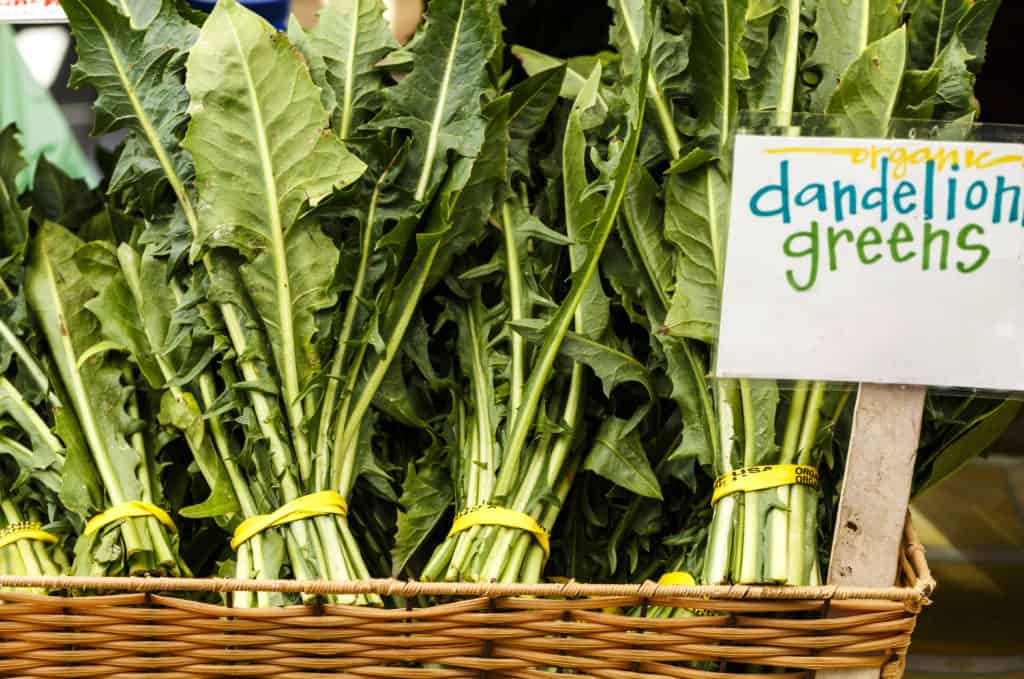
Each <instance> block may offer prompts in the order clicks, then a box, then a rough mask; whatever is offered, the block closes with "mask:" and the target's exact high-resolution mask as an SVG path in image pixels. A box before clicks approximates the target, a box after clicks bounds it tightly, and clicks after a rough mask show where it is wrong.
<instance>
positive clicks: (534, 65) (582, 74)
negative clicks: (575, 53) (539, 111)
mask: <svg viewBox="0 0 1024 679" xmlns="http://www.w3.org/2000/svg"><path fill="white" fill-rule="evenodd" d="M512 54H513V56H515V57H516V59H518V60H519V63H520V65H521V66H522V67H523V70H524V71H526V74H527V75H529V76H531V77H532V76H535V75H539V74H540V73H544V72H545V71H550V70H552V69H558V68H561V67H563V66H564V67H565V75H564V77H563V79H562V86H561V89H560V90H559V95H560V96H561V97H563V98H565V99H575V98H576V97H577V96H579V93H580V89H582V88H583V85H584V83H586V82H587V78H589V77H590V74H591V73H593V72H594V67H596V66H598V65H604V64H605V63H607V62H609V61H611V60H612V57H613V55H611V54H610V53H602V54H598V55H596V56H582V57H571V58H569V59H559V58H558V57H552V56H549V55H547V54H544V53H542V52H538V51H536V50H532V49H530V48H529V47H523V46H522V45H513V46H512ZM597 103H598V105H599V106H601V107H602V108H603V110H604V111H605V112H607V110H608V104H607V102H606V101H605V100H604V99H603V98H602V97H600V96H599V97H598V101H597Z"/></svg>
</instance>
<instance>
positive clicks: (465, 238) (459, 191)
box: [427, 95, 512, 287]
mask: <svg viewBox="0 0 1024 679" xmlns="http://www.w3.org/2000/svg"><path fill="white" fill-rule="evenodd" d="M511 102H512V97H511V96H510V95H504V96H501V97H498V98H497V99H495V100H494V101H492V102H491V103H490V104H488V105H487V108H486V110H485V111H484V115H485V117H486V119H487V128H486V130H485V132H484V143H483V146H482V147H481V148H480V154H479V155H478V156H477V157H476V158H475V159H468V158H461V159H459V161H457V163H459V164H470V163H471V164H472V169H471V170H470V172H469V178H468V179H466V180H465V183H464V184H463V181H462V180H461V179H454V177H452V178H450V179H449V180H448V181H447V182H446V183H445V185H444V187H443V188H442V190H441V192H442V193H443V194H446V197H444V198H442V201H444V200H446V199H454V204H453V205H452V206H451V213H450V216H449V217H448V220H449V221H450V223H451V224H452V226H453V227H454V228H452V229H451V231H449V232H448V235H447V236H446V238H445V241H444V245H443V247H442V248H441V249H440V250H439V252H438V255H437V258H436V260H435V261H434V265H433V266H434V269H433V271H431V274H430V280H429V281H428V283H427V287H433V285H434V283H435V282H436V281H438V280H440V278H441V277H442V276H443V275H445V274H446V273H447V272H448V269H449V268H450V266H451V263H452V261H453V260H454V259H455V258H457V257H460V256H462V255H463V254H464V253H465V251H466V249H467V248H468V247H470V246H471V245H473V244H474V243H477V242H479V241H480V240H481V239H482V238H483V236H484V235H485V234H486V232H487V220H488V219H489V218H490V216H491V212H492V210H493V209H494V206H495V205H496V204H497V203H498V202H499V200H500V198H501V195H502V194H503V192H504V190H505V187H506V186H507V185H508V180H509V176H508V171H509V151H510V146H509V145H510V137H509V134H510V131H511V130H510V127H509V124H510V123H509V115H510V111H509V105H510V104H511Z"/></svg>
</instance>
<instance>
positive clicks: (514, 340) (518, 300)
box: [501, 202, 526, 422]
mask: <svg viewBox="0 0 1024 679" xmlns="http://www.w3.org/2000/svg"><path fill="white" fill-rule="evenodd" d="M501 219H502V223H503V225H502V226H503V228H502V233H503V235H504V236H505V259H506V263H507V269H508V273H507V276H508V296H509V317H510V318H511V319H512V320H513V321H521V320H522V319H524V318H526V313H525V307H524V306H523V280H522V271H521V269H520V264H519V250H518V249H517V248H516V239H515V231H514V227H513V226H512V211H511V210H510V209H509V204H508V203H507V202H506V203H505V204H504V205H502V206H501ZM510 341H511V344H512V374H511V380H510V381H511V384H510V385H509V412H508V421H509V422H514V421H515V419H516V415H517V414H518V412H519V406H520V404H522V401H523V375H524V372H525V368H524V366H525V364H526V353H525V352H526V347H525V339H524V338H523V336H522V335H520V334H519V333H517V332H515V331H512V332H511V333H510Z"/></svg>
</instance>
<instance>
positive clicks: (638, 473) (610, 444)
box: [583, 417, 662, 500]
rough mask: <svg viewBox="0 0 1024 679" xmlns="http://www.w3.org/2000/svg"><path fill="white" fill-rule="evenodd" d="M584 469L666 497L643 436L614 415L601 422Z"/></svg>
mask: <svg viewBox="0 0 1024 679" xmlns="http://www.w3.org/2000/svg"><path fill="white" fill-rule="evenodd" d="M583 468H584V469H586V470H589V471H592V472H594V473H596V474H600V475H601V476H603V477H604V478H606V479H608V480H609V481H611V482H612V483H614V484H615V485H617V486H621V487H622V488H625V489H626V490H628V491H630V492H633V493H636V494H637V495H640V496H643V497H649V498H653V499H655V500H660V499H662V495H661V487H660V486H659V485H658V479H657V477H656V476H655V475H654V470H653V469H651V463H650V462H649V461H648V459H647V453H646V452H645V451H644V448H643V444H642V443H641V441H640V436H639V435H638V434H637V432H636V430H635V429H632V430H631V429H629V423H628V422H627V421H626V420H623V419H620V418H617V417H610V418H607V419H605V420H604V421H603V422H602V423H601V427H600V428H599V429H598V431H597V434H596V435H595V436H594V444H593V447H592V448H591V449H590V453H588V454H587V458H586V460H585V461H584V462H583Z"/></svg>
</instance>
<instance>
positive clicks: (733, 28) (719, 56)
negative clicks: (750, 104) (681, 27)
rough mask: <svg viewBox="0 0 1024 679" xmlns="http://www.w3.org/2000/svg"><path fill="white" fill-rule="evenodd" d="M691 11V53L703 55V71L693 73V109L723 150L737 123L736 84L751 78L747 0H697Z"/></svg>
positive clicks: (706, 132) (701, 61)
mask: <svg viewBox="0 0 1024 679" xmlns="http://www.w3.org/2000/svg"><path fill="white" fill-rule="evenodd" d="M690 7H691V10H692V11H693V38H692V42H691V45H690V50H691V53H692V54H694V55H700V67H699V68H698V69H696V71H693V77H694V81H695V82H694V88H695V92H694V99H693V106H694V108H695V109H696V110H697V114H698V117H699V118H700V121H701V122H702V123H703V124H704V126H705V128H706V130H705V135H706V136H709V137H711V138H712V139H714V140H715V141H716V145H717V146H718V147H719V148H724V147H725V146H726V141H727V139H728V136H729V134H730V133H731V132H732V128H733V124H734V122H735V119H736V111H737V107H738V101H737V99H738V96H737V93H736V84H735V83H736V81H741V80H746V78H747V75H748V73H747V60H746V55H745V54H744V53H743V49H742V45H741V41H742V38H743V29H744V23H743V19H744V16H745V15H746V11H747V0H696V1H695V2H692V3H690Z"/></svg>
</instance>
